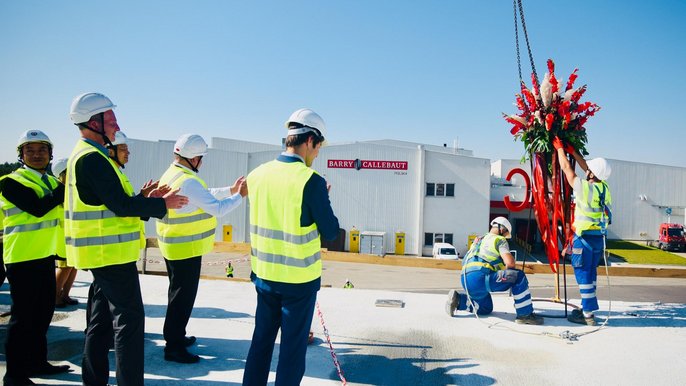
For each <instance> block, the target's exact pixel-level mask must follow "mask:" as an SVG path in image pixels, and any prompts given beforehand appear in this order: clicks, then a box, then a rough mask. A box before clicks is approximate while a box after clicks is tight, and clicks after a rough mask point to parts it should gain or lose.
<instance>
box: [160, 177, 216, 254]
mask: <svg viewBox="0 0 686 386" xmlns="http://www.w3.org/2000/svg"><path fill="white" fill-rule="evenodd" d="M189 179H194V180H197V181H198V182H200V184H201V185H202V186H203V188H207V184H206V183H205V181H203V180H202V179H201V178H200V177H198V176H197V175H195V174H194V173H191V172H190V170H186V169H184V168H180V167H177V166H174V164H172V165H171V166H169V168H168V169H167V171H166V172H164V174H163V175H162V177H161V178H160V185H168V186H169V187H171V188H172V190H175V189H178V188H179V187H180V186H181V185H182V184H183V182H184V181H186V180H189ZM156 227H157V239H158V240H159V246H160V250H161V251H162V256H164V257H165V258H166V259H167V260H183V259H188V258H190V257H195V256H201V255H204V254H206V253H208V252H211V251H212V248H213V247H214V232H215V229H216V228H217V219H216V218H215V217H214V216H212V215H211V214H209V213H207V212H205V211H204V210H202V209H200V208H198V209H197V210H195V211H193V212H191V213H179V212H178V211H176V210H174V209H170V210H169V211H168V212H167V215H166V216H165V217H164V218H162V219H159V220H157V224H156Z"/></svg>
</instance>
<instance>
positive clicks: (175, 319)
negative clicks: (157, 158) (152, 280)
mask: <svg viewBox="0 0 686 386" xmlns="http://www.w3.org/2000/svg"><path fill="white" fill-rule="evenodd" d="M173 152H174V161H173V162H172V164H171V165H170V166H169V168H168V169H167V171H166V172H165V173H164V174H163V175H162V177H161V178H160V184H163V185H168V186H170V187H171V188H172V189H178V190H179V192H180V194H182V195H184V196H186V197H188V205H186V206H185V207H184V208H182V209H178V210H170V211H169V213H167V216H165V217H164V218H163V219H161V220H157V238H158V240H159V247H160V250H161V252H162V256H164V262H165V264H166V266H167V274H168V277H169V291H168V301H169V303H168V305H167V314H166V317H165V319H164V340H165V341H166V346H165V348H164V359H165V360H168V361H173V362H179V363H195V362H198V361H199V360H200V357H199V356H197V355H195V354H191V353H190V352H188V350H187V347H188V346H190V345H192V344H193V343H195V337H194V336H186V326H187V325H188V320H189V319H190V317H191V312H192V311H193V304H194V303H195V297H196V295H197V293H198V282H199V280H200V268H201V264H202V255H204V254H206V253H208V252H210V251H212V248H213V247H214V238H215V237H214V233H215V229H216V228H217V217H223V216H225V215H226V214H228V213H229V212H231V211H232V210H234V209H235V208H237V207H238V206H239V205H240V204H241V202H242V199H243V197H245V196H246V195H247V194H248V190H247V185H246V183H245V178H244V177H243V176H241V177H238V179H236V181H235V182H234V184H233V185H232V186H226V187H221V188H207V184H206V183H205V181H203V179H202V178H200V177H199V176H198V174H197V173H198V171H199V169H200V167H201V166H202V164H203V157H204V156H205V155H206V154H207V143H206V142H205V140H204V139H203V138H202V137H201V136H199V135H197V134H184V135H182V136H181V137H179V139H178V140H177V141H176V143H175V144H174V150H173Z"/></svg>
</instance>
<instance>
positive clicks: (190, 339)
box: [183, 336, 196, 347]
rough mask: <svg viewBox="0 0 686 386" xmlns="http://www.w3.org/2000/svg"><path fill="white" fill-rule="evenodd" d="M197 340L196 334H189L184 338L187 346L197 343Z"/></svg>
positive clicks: (184, 343)
mask: <svg viewBox="0 0 686 386" xmlns="http://www.w3.org/2000/svg"><path fill="white" fill-rule="evenodd" d="M195 341H196V339H195V337H194V336H187V337H185V338H183V345H184V346H186V347H188V346H192V345H193V343H195Z"/></svg>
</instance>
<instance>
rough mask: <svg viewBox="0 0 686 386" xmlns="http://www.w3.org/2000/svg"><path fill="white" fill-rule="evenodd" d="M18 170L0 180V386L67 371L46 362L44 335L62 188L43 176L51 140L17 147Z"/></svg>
mask: <svg viewBox="0 0 686 386" xmlns="http://www.w3.org/2000/svg"><path fill="white" fill-rule="evenodd" d="M17 152H18V153H19V161H20V162H21V163H22V166H21V167H20V168H19V169H17V170H15V171H14V172H12V173H10V174H7V175H5V176H2V178H0V206H1V207H2V211H3V214H4V219H3V229H4V240H3V255H4V260H5V265H6V266H7V279H8V280H9V283H10V295H11V297H12V310H11V312H12V316H11V317H10V321H9V323H8V325H7V341H6V343H5V356H6V360H7V372H6V373H5V376H4V378H3V381H4V384H5V385H26V384H29V385H30V384H32V382H31V380H30V379H29V377H30V376H34V375H41V374H57V373H61V372H65V371H69V366H67V365H62V366H54V365H52V364H50V363H48V360H47V359H48V357H47V355H48V342H47V337H46V334H47V332H48V326H49V325H50V321H51V320H52V315H53V313H54V312H55V254H56V253H57V245H58V238H59V232H58V223H59V220H60V217H61V213H62V211H61V210H60V209H59V207H60V205H61V204H62V202H63V200H64V186H63V185H61V184H60V183H58V182H57V179H55V178H54V177H53V176H51V175H49V174H47V173H46V170H47V168H48V164H49V163H50V160H51V159H52V142H51V141H50V138H48V136H47V135H45V133H43V132H42V131H40V130H29V131H27V132H25V133H24V134H23V135H22V136H21V137H20V138H19V143H18V144H17Z"/></svg>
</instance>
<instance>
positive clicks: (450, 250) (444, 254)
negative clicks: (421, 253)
mask: <svg viewBox="0 0 686 386" xmlns="http://www.w3.org/2000/svg"><path fill="white" fill-rule="evenodd" d="M433 257H434V259H444V260H455V259H459V258H460V254H459V253H457V250H456V249H455V247H453V246H452V245H450V244H448V243H434V250H433Z"/></svg>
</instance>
